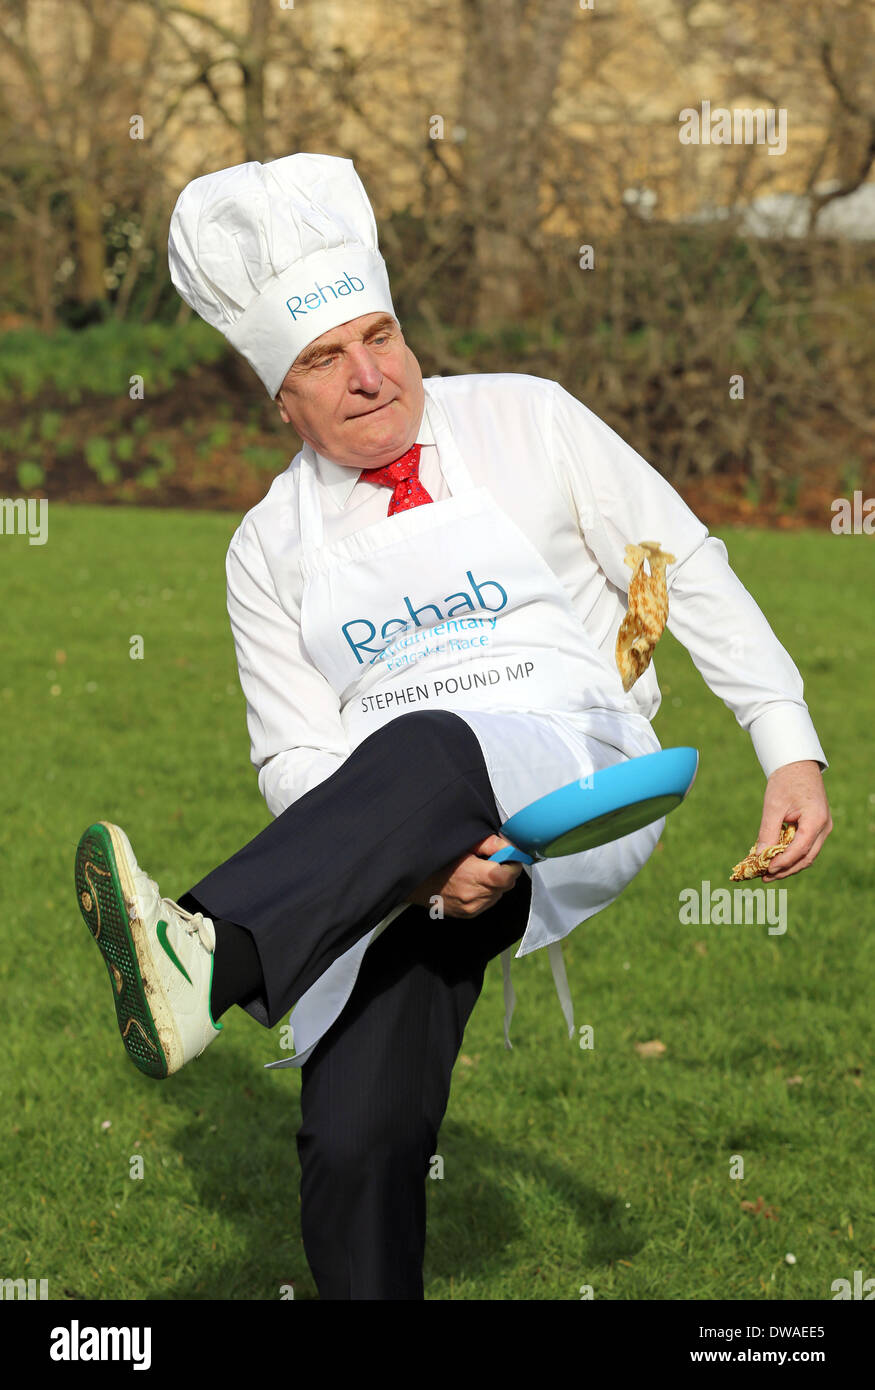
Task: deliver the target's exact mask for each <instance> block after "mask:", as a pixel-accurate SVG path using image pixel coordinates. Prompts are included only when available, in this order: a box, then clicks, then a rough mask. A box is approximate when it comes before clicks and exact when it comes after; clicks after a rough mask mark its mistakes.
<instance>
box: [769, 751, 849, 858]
mask: <svg viewBox="0 0 875 1390" xmlns="http://www.w3.org/2000/svg"><path fill="white" fill-rule="evenodd" d="M782 821H788V822H789V823H790V824H791V825H795V826H796V834H795V836H794V837H793V840H792V841H791V843H790V844H789V846H788V847H787V849H785V850H784V851H783V852H782V853H781V854H776V855H775V857H774V859H773V860H772V872H770V873H767V874H763V876H762V881H763V883H772V882H773V881H774V880H775V879H776V878H789V876H790V874H798V873H799V871H800V869H807V868H808V866H809V865H810V864H813V863H814V861H815V859H816V858H817V856H818V854H819V853H820V851H821V849H822V847H823V842H824V840H825V839H826V837H827V835H828V834H829V833H830V831H831V830H832V816H831V815H830V813H829V803H828V802H827V799H826V792H825V791H824V789H823V775H822V773H821V771H820V767H819V765H818V764H817V763H816V762H799V763H785V764H784V766H783V767H779V768H776V770H775V771H774V772H773V773H772V775H771V777H770V778H769V780H768V782H767V783H766V795H765V800H764V802H763V818H762V821H761V822H760V830H759V835H758V836H757V842H756V848H757V852H759V851H760V850H764V849H765V848H766V847H767V846H768V845H774V844H777V842H778V840H779V839H780V837H781V822H782Z"/></svg>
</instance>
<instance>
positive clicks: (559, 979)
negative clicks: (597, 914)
mask: <svg viewBox="0 0 875 1390" xmlns="http://www.w3.org/2000/svg"><path fill="white" fill-rule="evenodd" d="M547 955H548V956H549V957H550V969H551V970H552V972H553V983H554V984H555V986H556V993H557V994H558V995H559V1003H560V1004H561V1005H562V1012H563V1014H564V1015H565V1022H566V1023H567V1024H568V1036H569V1038H573V1037H574V1005H573V1004H572V1002H571V990H570V989H569V988H568V976H567V975H566V973H565V960H564V958H563V955H562V942H561V941H551V942H550V945H549V946H548V947H547Z"/></svg>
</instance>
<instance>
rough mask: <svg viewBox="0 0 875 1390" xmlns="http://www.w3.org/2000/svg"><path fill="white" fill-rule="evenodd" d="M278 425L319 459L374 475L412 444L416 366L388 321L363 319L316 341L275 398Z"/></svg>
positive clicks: (418, 409) (419, 401)
mask: <svg viewBox="0 0 875 1390" xmlns="http://www.w3.org/2000/svg"><path fill="white" fill-rule="evenodd" d="M276 401H277V405H278V407H279V412H280V415H281V416H282V419H283V420H284V421H285V423H286V424H287V425H288V424H291V425H294V427H295V429H296V430H297V431H298V434H299V435H300V436H301V438H302V439H304V440H306V442H307V443H308V444H310V445H312V447H313V448H314V449H317V450H318V452H319V453H320V454H324V455H325V457H326V458H330V459H332V460H333V461H334V462H335V463H341V464H344V465H346V466H347V467H350V468H382V466H383V465H384V464H386V463H393V462H394V461H395V459H397V458H400V457H401V455H402V454H403V453H406V451H407V450H408V449H409V448H410V446H411V445H412V444H413V443H415V441H416V432H417V430H418V429H419V422H420V420H421V419H422V411H423V406H424V404H425V393H424V391H423V386H422V372H421V371H420V369H419V363H418V362H417V360H416V358H415V357H414V355H413V353H412V352H411V351H410V349H409V347H408V346H407V344H406V343H405V341H404V337H403V334H402V332H401V329H400V327H399V325H398V323H397V321H396V320H395V319H393V318H392V317H391V315H390V314H381V313H377V314H363V315H362V316H361V317H360V318H357V319H350V321H349V322H348V323H342V324H341V325H340V326H339V327H338V328H331V329H329V331H328V332H327V333H323V334H322V336H321V337H319V338H316V339H315V340H314V341H313V342H312V343H310V345H309V347H306V348H305V349H304V351H303V352H302V353H300V354H299V355H298V357H297V358H296V359H295V361H294V362H293V364H292V366H291V367H290V368H289V370H288V372H287V373H286V378H285V380H284V382H283V384H282V386H281V387H280V389H279V392H278V393H277V397H276Z"/></svg>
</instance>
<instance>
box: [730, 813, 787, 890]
mask: <svg viewBox="0 0 875 1390" xmlns="http://www.w3.org/2000/svg"><path fill="white" fill-rule="evenodd" d="M795 834H796V827H795V825H790V824H788V822H787V821H784V823H783V824H782V826H781V838H780V840H779V841H778V843H777V844H776V845H769V846H768V848H767V849H764V850H761V851H760V853H759V854H757V852H756V849H757V847H756V845H751V847H750V854H749V855H748V856H747V858H746V859H742V861H741V863H740V864H736V866H735V868H734V869H733V870H732V873H731V874H730V875H729V881H730V883H732V882H733V880H738V879H742V878H762V876H763V874H765V873H768V872H769V865H770V864H771V862H772V860H773V859H774V857H775V855H776V854H780V853H781V851H782V850H785V849H786V848H787V846H788V845H789V843H790V841H791V840H792V839H793V836H794V835H795ZM779 867H780V865H779Z"/></svg>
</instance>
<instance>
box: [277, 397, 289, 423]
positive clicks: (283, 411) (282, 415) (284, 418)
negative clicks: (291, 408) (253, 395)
mask: <svg viewBox="0 0 875 1390" xmlns="http://www.w3.org/2000/svg"><path fill="white" fill-rule="evenodd" d="M274 401H275V402H276V406H277V409H278V410H279V413H280V419H281V420H282V422H283V424H284V425H290V424H291V423H292V422H291V419H290V418H289V412H288V411H287V410H286V408H285V406H284V405H283V401H282V397H281V396H274Z"/></svg>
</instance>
